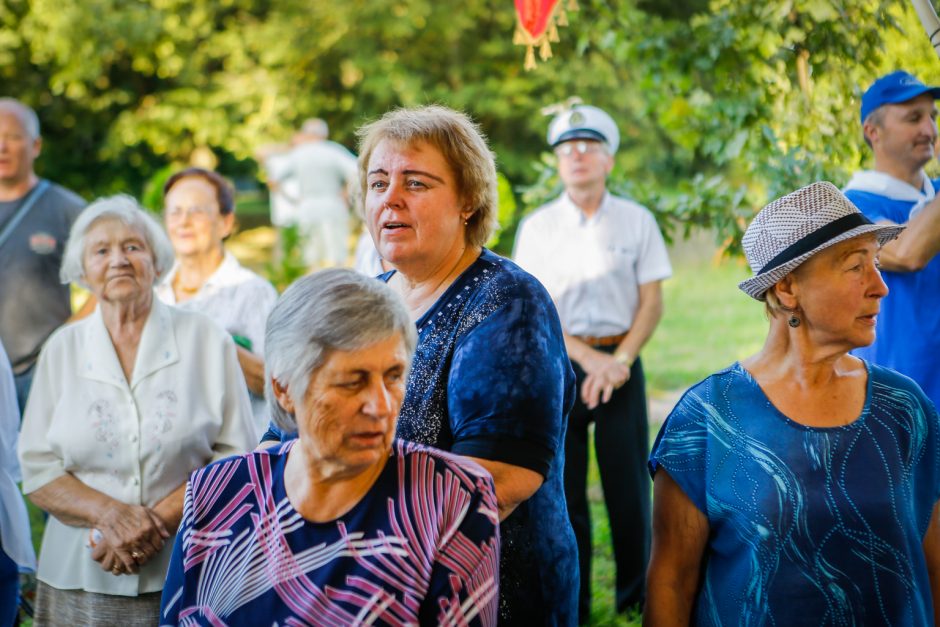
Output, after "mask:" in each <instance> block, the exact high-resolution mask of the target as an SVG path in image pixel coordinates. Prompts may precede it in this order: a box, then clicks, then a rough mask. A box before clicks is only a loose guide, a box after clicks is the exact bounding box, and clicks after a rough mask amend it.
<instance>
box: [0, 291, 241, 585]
mask: <svg viewBox="0 0 940 627" xmlns="http://www.w3.org/2000/svg"><path fill="white" fill-rule="evenodd" d="M132 379H133V380H132V381H131V383H130V384H128V382H127V379H126V378H125V376H124V373H123V371H122V369H121V365H120V362H119V361H118V357H117V353H116V352H115V350H114V346H113V344H112V342H111V337H110V335H109V334H108V330H107V328H106V327H105V325H104V320H103V319H102V317H101V311H100V309H97V310H96V311H95V312H94V313H93V314H92V315H91V316H89V317H88V318H86V319H84V320H81V321H79V322H76V323H74V324H70V325H66V326H64V327H62V328H60V329H59V330H58V331H56V332H55V333H54V334H53V335H52V337H50V338H49V340H48V342H47V343H46V345H45V347H44V348H43V351H42V354H41V355H40V358H39V363H38V366H37V369H36V375H35V379H34V381H33V387H32V391H31V393H30V398H29V402H28V404H27V406H26V413H25V416H24V419H23V428H22V432H21V435H20V442H19V456H20V464H21V467H22V473H23V491H24V492H25V493H27V494H28V493H30V492H33V491H35V490H37V489H39V488H41V487H42V486H44V485H46V484H47V483H49V482H51V481H53V480H54V479H57V478H59V477H61V476H63V475H65V474H66V473H71V474H72V475H74V476H75V477H76V478H77V479H79V480H80V481H82V482H83V483H85V484H86V485H88V486H89V487H91V488H94V489H95V490H99V491H101V492H103V493H105V494H107V495H108V496H111V497H112V498H115V499H118V500H120V501H123V502H125V503H129V504H135V505H137V504H142V505H147V506H153V505H155V504H156V503H158V502H159V501H160V500H161V499H163V498H164V497H165V496H167V495H168V494H169V493H170V492H172V491H173V490H175V489H176V488H177V487H179V486H180V485H182V484H183V482H185V481H186V480H187V479H188V477H189V474H190V473H191V472H192V471H193V470H195V469H197V468H200V467H202V466H204V465H206V464H208V463H209V462H211V461H213V460H216V459H221V458H223V457H228V456H230V455H234V454H238V453H242V452H244V451H246V450H249V449H251V448H253V447H254V444H255V440H254V427H253V425H252V422H253V421H252V416H251V409H250V406H249V403H248V391H247V388H246V387H245V380H244V377H243V376H242V372H241V368H240V367H239V365H238V360H237V357H236V355H235V345H234V343H233V342H232V339H231V338H230V337H229V336H228V335H227V334H226V333H224V332H223V331H222V330H221V329H219V328H218V327H217V326H216V325H215V324H214V323H213V322H212V321H210V320H209V319H208V318H206V317H205V316H203V315H202V314H198V313H193V312H187V311H181V310H178V309H175V308H172V307H168V306H166V305H164V304H163V303H161V302H160V301H159V300H158V299H156V298H155V299H154V300H153V307H152V309H151V312H150V317H149V318H148V320H147V323H146V325H145V326H144V330H143V333H142V334H141V338H140V346H139V347H138V350H137V358H136V361H135V364H134V370H133V376H132ZM88 536H89V529H85V528H79V527H71V526H68V525H65V524H63V523H61V522H59V521H58V520H56V519H55V518H54V517H50V518H49V521H48V524H47V526H46V532H45V535H44V536H43V543H42V548H41V550H40V554H39V570H38V573H37V577H38V578H39V579H40V580H41V581H43V582H45V583H47V584H49V585H50V586H53V587H55V588H59V589H80V590H85V591H88V592H97V593H104V594H116V595H124V596H135V595H137V594H140V593H146V592H156V591H158V590H161V589H162V588H163V580H164V577H165V576H166V568H167V564H168V563H169V558H170V553H171V551H172V547H173V538H172V537H171V538H169V539H168V540H167V542H166V545H165V547H164V549H163V550H162V551H161V552H160V553H159V554H158V555H156V556H155V557H154V558H153V559H151V560H150V561H149V562H147V563H146V564H145V565H143V566H142V567H141V569H140V573H139V574H138V575H121V576H114V575H112V574H110V573H107V572H105V571H103V570H101V567H100V566H99V564H98V563H97V562H95V561H94V560H93V559H91V554H90V553H91V552H90V550H89V549H88V548H87V547H86V542H87V539H88Z"/></svg>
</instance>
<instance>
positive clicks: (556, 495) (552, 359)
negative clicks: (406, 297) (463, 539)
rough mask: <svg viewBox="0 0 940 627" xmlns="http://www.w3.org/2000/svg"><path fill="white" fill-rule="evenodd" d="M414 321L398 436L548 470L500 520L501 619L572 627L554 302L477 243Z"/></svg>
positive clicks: (570, 542) (571, 550) (570, 391)
mask: <svg viewBox="0 0 940 627" xmlns="http://www.w3.org/2000/svg"><path fill="white" fill-rule="evenodd" d="M393 274H394V272H389V273H387V274H384V275H382V276H381V277H380V278H382V279H383V280H386V281H387V280H388V279H389V278H391V276H392V275H393ZM417 327H418V347H417V350H416V352H415V357H414V361H413V363H412V367H411V373H410V374H409V378H408V388H407V392H406V394H405V399H404V401H403V403H402V407H401V413H400V415H399V419H398V431H397V436H398V437H399V438H401V439H403V440H409V441H412V442H418V443H420V444H425V445H428V446H433V447H436V448H440V449H443V450H445V451H451V452H454V453H458V454H460V455H467V456H471V457H479V458H483V459H488V460H494V461H499V462H504V463H507V464H512V465H515V466H521V467H524V468H529V469H531V470H534V471H536V472H538V473H540V474H541V475H543V476H544V477H545V482H544V483H543V484H542V486H541V488H539V490H538V491H537V492H536V493H535V494H534V495H533V496H532V498H530V499H529V500H527V501H526V502H525V503H523V504H522V505H520V506H519V507H518V508H517V509H516V510H515V511H514V512H513V513H512V514H511V515H510V516H509V517H508V518H507V519H506V520H504V521H503V522H502V523H501V524H500V540H501V546H502V552H501V555H500V595H499V596H500V607H499V612H500V622H501V623H503V624H520V625H542V624H548V625H552V624H554V625H574V624H576V623H577V591H578V555H577V551H578V549H577V545H576V544H575V539H574V534H573V532H572V530H571V523H570V521H569V520H568V514H567V506H566V504H565V493H564V485H563V472H562V470H563V468H564V439H565V428H566V426H567V416H568V412H569V411H570V410H571V406H572V404H573V402H574V394H575V380H574V372H573V371H572V369H571V363H570V361H569V360H568V353H567V351H566V350H565V343H564V337H563V335H562V330H561V323H560V322H559V321H558V314H557V312H556V311H555V306H554V304H553V303H552V300H551V298H550V297H549V295H548V293H547V292H546V291H545V288H544V287H542V284H541V283H539V282H538V281H537V280H536V279H535V278H534V277H533V276H532V275H530V274H528V273H527V272H525V271H523V270H522V269H521V268H519V266H517V265H516V264H514V263H513V262H512V261H509V260H508V259H505V258H503V257H500V256H498V255H495V254H494V253H492V252H490V251H488V250H484V251H483V253H482V254H481V255H480V257H479V258H478V259H477V260H476V261H475V262H474V263H473V264H472V265H471V266H470V267H469V268H467V270H465V271H464V272H463V274H461V275H460V277H458V278H457V280H456V281H455V282H454V283H453V284H452V285H451V286H450V287H449V288H448V289H447V291H445V292H444V294H443V295H442V296H441V297H440V298H439V299H438V301H437V302H436V303H435V304H434V306H432V307H431V309H429V310H428V311H427V312H426V313H425V314H424V315H423V316H422V317H421V318H420V319H419V320H418V321H417ZM272 436H273V437H274V438H275V439H276V438H277V437H281V438H282V439H283V438H285V437H289V436H285V435H283V434H280V433H279V432H277V430H276V428H275V429H271V430H269V432H268V434H266V435H265V439H271V438H272Z"/></svg>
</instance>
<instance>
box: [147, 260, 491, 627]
mask: <svg viewBox="0 0 940 627" xmlns="http://www.w3.org/2000/svg"><path fill="white" fill-rule="evenodd" d="M415 343H416V332H415V328H414V325H413V324H412V322H411V319H410V317H409V315H408V311H407V310H406V309H405V307H404V305H403V303H402V302H401V301H400V299H399V298H398V297H397V296H396V295H395V294H394V292H393V291H392V290H391V289H390V288H389V287H388V286H387V285H385V284H384V283H382V282H380V281H376V280H374V279H370V278H367V277H363V276H361V275H359V274H357V273H356V272H354V271H352V270H346V269H333V270H325V271H322V272H319V273H317V274H314V275H310V276H307V277H305V278H303V279H300V280H299V281H297V282H296V283H294V284H293V285H292V286H291V287H290V288H289V289H288V290H287V291H285V292H284V294H283V295H282V296H281V297H280V299H279V300H278V302H277V304H276V305H275V307H274V310H273V311H272V312H271V315H270V316H269V318H268V323H267V330H266V334H265V356H264V357H265V370H266V373H265V379H266V380H265V385H266V390H265V392H266V397H267V400H268V405H269V407H270V410H271V414H272V416H273V418H274V420H275V422H276V423H277V424H278V426H279V427H280V428H281V429H285V430H289V431H296V432H297V433H298V434H299V437H298V438H297V439H292V440H289V441H288V442H286V443H284V444H281V445H279V446H277V447H274V448H269V449H263V450H259V451H255V452H253V453H250V454H248V455H245V456H242V457H237V458H232V459H228V460H224V461H221V462H218V463H215V464H212V465H210V466H208V467H207V468H204V469H202V470H199V471H197V472H195V473H194V474H193V476H192V480H191V481H190V484H189V488H188V490H187V492H186V500H185V502H186V505H185V509H184V512H183V522H182V525H181V527H180V533H179V535H177V539H176V546H175V548H174V550H173V558H172V560H171V562H170V570H169V574H168V575H167V583H166V587H165V588H164V591H163V608H162V611H161V624H163V625H177V624H196V623H200V624H201V623H204V622H205V623H210V622H211V623H212V624H223V623H224V624H229V625H232V624H238V625H260V624H265V625H272V624H277V625H289V624H301V623H302V624H314V625H352V624H366V623H369V624H371V623H376V624H383V625H386V624H387V625H393V624H409V625H416V624H422V625H431V624H446V625H458V624H459V625H493V624H495V622H496V608H497V585H498V580H499V540H498V536H497V524H498V514H497V503H496V495H495V492H494V488H493V480H492V478H491V477H490V475H489V474H488V473H487V472H486V471H485V470H484V469H483V468H482V467H480V466H479V465H477V464H475V463H474V462H471V461H469V460H467V459H465V458H461V457H458V456H455V455H450V454H448V453H444V452H441V451H437V450H434V449H430V448H425V447H422V446H419V445H416V444H412V443H408V442H404V441H402V440H397V439H395V427H396V424H397V421H398V412H399V409H400V407H401V404H402V399H403V397H404V396H405V381H406V378H407V376H408V370H409V368H410V366H411V359H412V355H413V353H414V350H415Z"/></svg>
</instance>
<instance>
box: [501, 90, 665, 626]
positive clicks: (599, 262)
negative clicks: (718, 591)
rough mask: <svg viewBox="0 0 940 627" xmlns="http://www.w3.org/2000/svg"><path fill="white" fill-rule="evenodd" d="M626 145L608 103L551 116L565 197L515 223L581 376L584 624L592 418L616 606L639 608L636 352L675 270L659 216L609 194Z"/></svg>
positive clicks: (578, 436)
mask: <svg viewBox="0 0 940 627" xmlns="http://www.w3.org/2000/svg"><path fill="white" fill-rule="evenodd" d="M619 142H620V134H619V132H618V130H617V125H616V123H615V122H614V121H613V119H611V117H610V116H609V115H608V114H607V113H605V112H604V111H602V110H600V109H598V108H596V107H591V106H584V105H579V106H575V107H573V108H572V109H570V110H568V111H565V112H562V113H561V114H559V115H558V116H556V117H555V118H554V119H553V120H552V123H551V125H550V126H549V130H548V143H549V145H550V146H551V147H552V148H553V149H554V150H555V154H556V155H557V156H558V171H559V175H560V177H561V180H562V182H563V183H564V185H565V193H564V194H562V195H561V196H560V197H559V198H557V199H556V200H554V201H553V202H550V203H549V204H547V205H545V206H544V207H541V208H539V209H538V210H536V211H535V212H534V213H533V214H532V215H530V216H529V217H527V218H526V219H525V220H524V221H523V222H522V224H521V225H520V227H519V232H518V235H517V236H516V247H515V254H514V258H515V261H516V262H517V263H518V264H519V265H520V266H522V267H523V268H524V269H525V270H527V271H529V272H530V273H532V274H533V275H535V277H536V278H538V279H539V280H540V281H541V282H542V283H543V284H544V285H545V287H546V288H547V289H548V292H549V294H551V296H552V299H553V300H554V301H555V305H556V307H557V308H558V314H559V317H560V318H561V324H562V328H563V329H564V332H565V345H566V347H567V349H568V355H569V356H570V358H571V361H572V364H573V366H574V369H575V372H576V374H577V376H578V390H579V394H578V399H577V400H576V402H575V406H574V409H572V411H571V415H570V417H569V420H568V431H567V435H566V439H565V496H566V498H567V501H568V513H569V516H570V517H571V524H572V526H573V527H574V531H575V535H576V537H577V540H578V554H579V562H580V571H581V590H580V595H579V609H578V613H579V621H580V622H581V623H586V622H587V621H588V619H589V617H590V600H591V520H590V514H589V510H588V501H587V485H586V484H587V466H588V434H589V431H588V426H589V425H590V423H592V422H593V423H594V445H595V449H596V452H597V463H598V467H599V470H600V476H601V483H602V486H603V490H604V499H605V501H606V504H607V511H608V515H609V518H610V534H611V539H612V541H613V548H614V560H615V562H616V565H617V582H616V601H617V610H618V611H619V612H622V611H625V610H628V609H630V608H632V607H634V606H636V605H638V604H642V602H643V598H644V590H645V579H646V576H645V572H646V563H647V560H648V558H649V543H650V479H649V475H648V474H647V470H646V462H647V457H648V456H649V434H648V427H647V402H646V390H645V380H644V377H643V367H642V364H641V362H640V359H639V353H640V350H641V349H642V348H643V345H644V344H646V341H647V340H648V339H649V338H650V336H651V335H652V333H653V330H654V329H655V328H656V325H657V324H658V323H659V320H660V318H661V317H662V312H663V301H662V288H661V283H662V281H663V280H664V279H666V278H668V277H669V276H670V275H671V274H672V268H671V266H670V264H669V258H668V256H667V254H666V247H665V244H664V242H663V238H662V235H661V234H660V231H659V227H658V226H657V224H656V220H655V219H654V218H653V215H652V214H651V213H650V212H649V211H648V210H647V209H645V208H644V207H642V206H640V205H638V204H636V203H634V202H631V201H629V200H626V199H624V198H618V197H616V196H613V195H611V194H610V193H609V192H608V191H607V186H606V185H607V176H608V175H609V174H610V172H611V170H612V168H613V166H614V154H616V152H617V147H618V145H619Z"/></svg>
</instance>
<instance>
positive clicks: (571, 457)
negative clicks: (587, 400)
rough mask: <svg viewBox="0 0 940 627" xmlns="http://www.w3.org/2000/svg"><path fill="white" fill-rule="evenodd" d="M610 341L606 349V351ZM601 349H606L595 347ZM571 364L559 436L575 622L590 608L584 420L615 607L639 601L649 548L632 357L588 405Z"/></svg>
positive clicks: (642, 436) (638, 391) (639, 385)
mask: <svg viewBox="0 0 940 627" xmlns="http://www.w3.org/2000/svg"><path fill="white" fill-rule="evenodd" d="M614 348H615V347H611V348H610V349H609V350H608V351H607V352H612V351H613V350H614ZM601 350H607V349H601ZM572 365H573V366H574V370H575V374H577V377H578V398H577V400H576V401H575V404H574V408H573V409H572V410H571V416H570V417H569V418H568V432H567V435H566V436H565V496H566V498H567V499H568V515H569V516H570V518H571V526H572V527H573V528H574V535H575V537H576V538H577V541H578V561H579V565H580V569H581V589H580V594H579V597H578V615H579V620H580V622H582V623H584V622H587V619H588V618H589V617H590V613H591V515H590V511H589V509H588V499H587V470H588V425H589V424H590V423H591V422H594V449H595V451H596V453H597V465H598V468H599V470H600V476H601V487H602V488H603V490H604V502H605V503H606V505H607V515H608V518H609V520H610V537H611V540H612V542H613V545H614V560H615V562H616V566H617V590H616V600H617V611H618V612H619V611H624V610H626V609H628V608H630V607H631V606H633V605H635V604H637V603H642V602H643V598H644V594H645V588H646V564H647V561H648V560H649V548H650V478H649V474H648V473H647V470H646V461H647V458H648V457H649V428H648V426H647V416H646V383H645V379H644V377H643V365H642V364H641V363H640V360H639V359H637V360H636V362H634V364H633V367H632V369H631V370H630V380H629V381H627V383H625V384H624V385H623V386H622V387H621V388H620V389H618V390H615V391H614V394H613V396H612V397H611V399H610V401H609V402H607V403H602V404H600V405H598V406H597V407H596V408H594V409H593V410H589V409H588V408H587V407H586V406H585V405H584V403H583V402H581V396H580V390H581V383H582V382H583V381H584V377H585V375H584V371H583V370H581V368H579V367H578V365H577V364H574V363H573V364H572Z"/></svg>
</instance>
